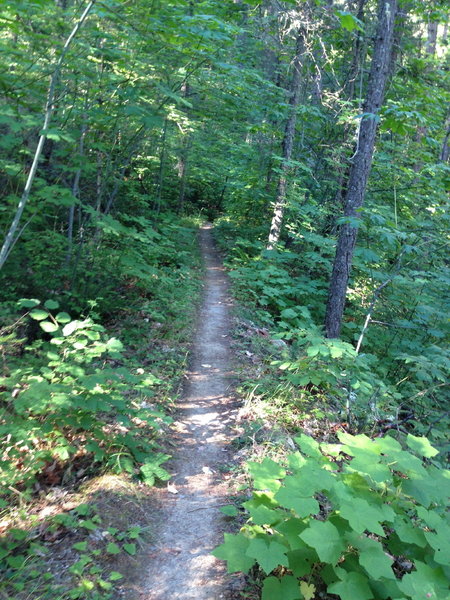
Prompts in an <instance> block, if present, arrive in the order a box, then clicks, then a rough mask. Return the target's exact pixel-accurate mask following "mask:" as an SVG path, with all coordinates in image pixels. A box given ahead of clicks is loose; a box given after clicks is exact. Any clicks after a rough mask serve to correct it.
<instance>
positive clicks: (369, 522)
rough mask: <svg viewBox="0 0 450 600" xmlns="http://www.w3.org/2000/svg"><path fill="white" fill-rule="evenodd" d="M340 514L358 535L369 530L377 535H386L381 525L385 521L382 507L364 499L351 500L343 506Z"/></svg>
mask: <svg viewBox="0 0 450 600" xmlns="http://www.w3.org/2000/svg"><path fill="white" fill-rule="evenodd" d="M339 512H340V515H341V516H342V517H344V519H346V520H347V521H348V522H349V523H350V525H351V526H352V528H353V529H354V530H355V531H356V532H357V533H362V532H363V531H365V530H366V529H367V530H368V531H371V532H372V533H376V534H377V535H381V536H384V535H385V533H384V530H383V528H382V527H381V525H380V521H382V520H384V514H383V511H382V509H381V507H378V506H375V505H373V504H369V503H368V502H366V500H363V499H362V498H351V499H350V500H346V501H345V502H343V503H342V504H341V506H340V509H339Z"/></svg>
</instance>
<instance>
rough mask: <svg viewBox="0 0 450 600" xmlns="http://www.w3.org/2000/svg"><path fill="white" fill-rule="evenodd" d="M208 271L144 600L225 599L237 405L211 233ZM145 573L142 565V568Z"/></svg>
mask: <svg viewBox="0 0 450 600" xmlns="http://www.w3.org/2000/svg"><path fill="white" fill-rule="evenodd" d="M200 236H201V237H200V240H201V248H202V254H203V259H204V262H205V268H206V277H205V290H204V296H203V304H202V307H201V310H200V315H199V320H198V328H197V333H196V336H195V340H194V345H193V348H192V355H191V362H190V368H189V371H188V373H187V380H186V384H185V387H184V392H183V396H182V399H181V400H180V402H179V408H178V411H177V416H176V422H175V424H174V428H173V429H174V441H175V442H176V446H177V449H176V451H175V452H174V455H175V456H174V460H173V461H172V468H171V470H172V473H173V476H172V479H171V480H170V482H169V486H168V489H167V491H165V492H164V496H163V505H164V509H163V514H162V515H161V519H162V524H161V530H160V531H159V535H158V539H157V540H156V541H155V552H154V553H152V555H151V558H150V564H148V578H147V583H146V586H145V588H146V591H145V593H144V595H143V596H142V598H143V600H219V599H225V598H228V597H229V596H228V592H227V589H226V588H227V586H226V583H225V578H226V577H225V569H224V566H223V565H222V564H221V563H220V562H219V561H218V560H217V559H215V558H214V557H213V556H211V554H210V553H211V550H212V549H213V548H214V547H215V546H217V545H218V544H220V543H221V542H222V531H223V525H224V518H223V515H222V513H221V512H220V511H219V508H220V506H221V505H223V504H224V503H226V498H225V496H226V493H227V486H226V484H224V483H223V480H222V477H221V475H220V466H221V465H223V464H224V463H225V462H226V460H227V448H228V445H229V443H230V439H231V436H230V434H229V427H230V425H231V424H232V423H233V422H234V417H235V414H236V410H237V409H236V403H235V400H234V399H233V397H232V391H231V384H232V378H233V373H232V372H231V366H230V364H231V361H230V353H229V342H228V333H229V307H230V304H231V300H230V298H229V296H228V293H227V280H226V274H225V272H224V269H223V266H222V263H221V261H220V258H219V256H218V254H217V251H216V249H215V247H214V243H213V239H212V234H211V225H209V224H207V225H204V226H203V227H202V229H201V232H200ZM143 567H144V568H145V564H144V565H143Z"/></svg>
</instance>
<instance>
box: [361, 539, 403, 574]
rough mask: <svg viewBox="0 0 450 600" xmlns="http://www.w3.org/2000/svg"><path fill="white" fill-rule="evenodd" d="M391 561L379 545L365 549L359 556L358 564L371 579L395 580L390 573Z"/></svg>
mask: <svg viewBox="0 0 450 600" xmlns="http://www.w3.org/2000/svg"><path fill="white" fill-rule="evenodd" d="M392 562H393V561H392V559H391V558H389V557H388V556H387V554H386V553H385V552H384V551H383V548H382V546H381V544H378V546H377V547H371V548H367V549H366V550H363V551H362V552H361V554H360V555H359V563H360V565H361V566H363V567H364V568H365V570H366V571H367V573H368V575H369V576H370V578H371V579H375V580H377V579H381V578H382V577H384V578H385V579H395V575H394V572H393V571H392V568H391V565H392Z"/></svg>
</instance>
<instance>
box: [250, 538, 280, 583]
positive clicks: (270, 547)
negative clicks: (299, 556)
mask: <svg viewBox="0 0 450 600" xmlns="http://www.w3.org/2000/svg"><path fill="white" fill-rule="evenodd" d="M246 554H247V556H250V557H251V558H255V559H256V561H257V562H258V564H259V566H260V567H261V568H262V570H263V571H264V572H265V573H267V575H268V574H269V573H271V572H272V571H273V570H274V569H275V567H278V566H279V565H282V566H284V567H287V565H288V560H287V556H286V548H285V547H284V546H282V545H281V544H279V543H278V542H266V540H263V539H261V538H254V539H252V540H251V541H250V544H249V546H248V548H247V551H246Z"/></svg>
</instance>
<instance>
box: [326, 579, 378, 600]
mask: <svg viewBox="0 0 450 600" xmlns="http://www.w3.org/2000/svg"><path fill="white" fill-rule="evenodd" d="M327 591H328V592H330V593H331V594H337V595H338V596H339V597H340V598H341V599H342V600H371V599H372V598H373V594H372V591H371V589H370V587H369V586H368V581H367V578H366V577H364V575H362V574H361V573H346V574H345V579H344V580H343V581H338V582H337V583H332V584H331V585H329V586H328V587H327Z"/></svg>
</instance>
